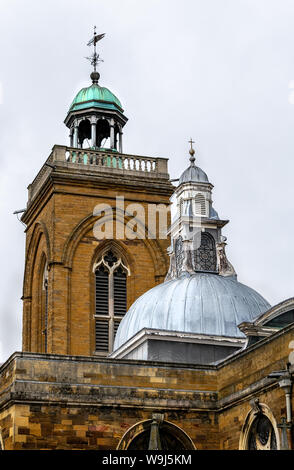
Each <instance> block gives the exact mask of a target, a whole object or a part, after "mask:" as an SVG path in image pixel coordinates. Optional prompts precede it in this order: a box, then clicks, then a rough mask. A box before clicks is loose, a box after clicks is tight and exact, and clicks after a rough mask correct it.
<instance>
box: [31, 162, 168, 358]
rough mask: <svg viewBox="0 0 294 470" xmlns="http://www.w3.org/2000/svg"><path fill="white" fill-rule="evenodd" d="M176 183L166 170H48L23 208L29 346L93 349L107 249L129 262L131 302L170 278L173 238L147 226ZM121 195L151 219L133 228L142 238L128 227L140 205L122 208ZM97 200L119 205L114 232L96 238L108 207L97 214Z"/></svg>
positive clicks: (67, 351)
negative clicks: (161, 174)
mask: <svg viewBox="0 0 294 470" xmlns="http://www.w3.org/2000/svg"><path fill="white" fill-rule="evenodd" d="M35 184H36V183H35ZM172 191H173V187H172V185H171V183H170V182H169V179H168V175H167V176H166V178H163V179H161V180H160V179H158V178H154V179H152V178H149V179H146V178H145V179H144V175H143V176H141V177H140V178H139V177H136V176H134V177H133V178H130V176H118V175H116V174H110V175H107V174H106V175H104V176H103V177H101V175H100V177H99V176H97V175H94V176H93V174H91V173H90V174H88V173H87V171H86V170H85V169H83V173H81V172H80V171H77V170H76V169H74V170H71V171H69V170H68V168H66V167H63V166H61V167H60V168H59V169H58V168H55V171H52V172H51V173H49V176H48V178H47V180H45V181H43V183H42V185H40V187H38V191H37V192H36V194H35V195H34V199H33V200H31V201H30V202H29V205H28V208H27V211H26V213H25V215H24V216H23V221H24V223H25V224H26V225H27V229H26V263H25V273H24V287H23V351H29V352H41V353H45V352H46V353H54V354H74V355H85V356H89V355H92V354H94V353H95V319H94V314H95V295H94V291H95V275H94V272H93V267H94V265H95V263H96V262H97V260H98V259H99V257H101V255H102V254H103V253H104V252H105V250H107V249H111V250H113V251H114V253H115V254H116V255H118V256H121V258H122V259H123V261H124V263H125V264H126V265H127V267H128V276H127V307H129V306H130V305H131V304H132V303H133V302H134V301H135V300H136V299H137V297H139V296H140V295H141V294H143V293H144V292H146V291H147V290H148V289H150V288H152V287H154V286H155V285H156V284H158V283H160V282H162V281H163V280H164V278H165V275H166V273H167V270H168V266H169V259H168V255H167V247H168V246H169V240H168V239H161V238H160V237H159V232H158V231H159V225H158V224H157V227H156V233H153V234H152V235H150V234H148V232H147V215H148V206H149V205H150V204H151V205H153V206H154V207H155V205H157V204H162V205H163V206H165V207H166V208H169V197H170V195H171V193H172ZM119 196H123V197H124V209H125V210H126V209H127V207H129V206H130V204H134V203H135V204H140V205H141V206H142V207H143V208H144V211H145V216H146V217H145V223H146V227H144V226H143V225H142V226H138V227H137V229H136V228H135V230H137V232H138V234H139V235H138V238H136V239H129V238H128V237H127V236H126V234H125V228H126V226H127V224H128V223H129V222H130V220H132V218H133V216H134V215H136V213H133V214H129V213H128V212H127V211H125V213H123V212H122V210H121V208H120V206H119V205H118V204H117V199H116V198H117V197H119ZM98 204H100V205H101V204H104V205H105V204H107V205H108V206H110V207H111V208H112V209H113V217H114V223H113V237H111V238H107V239H103V238H102V239H97V237H96V236H95V233H94V232H93V229H94V226H95V224H96V223H97V222H99V220H100V219H101V218H102V217H105V213H100V214H99V215H95V207H96V206H97V205H98ZM93 214H94V215H93ZM157 217H158V216H157ZM169 223H170V217H169V214H168V224H169ZM45 282H46V285H45ZM102 355H103V353H102ZM104 355H105V354H104Z"/></svg>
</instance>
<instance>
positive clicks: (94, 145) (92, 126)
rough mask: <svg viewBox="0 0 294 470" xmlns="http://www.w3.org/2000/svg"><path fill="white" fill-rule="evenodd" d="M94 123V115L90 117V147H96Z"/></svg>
mask: <svg viewBox="0 0 294 470" xmlns="http://www.w3.org/2000/svg"><path fill="white" fill-rule="evenodd" d="M96 124H97V119H96V117H94V118H92V119H91V145H92V147H96Z"/></svg>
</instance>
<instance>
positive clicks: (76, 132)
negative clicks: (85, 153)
mask: <svg viewBox="0 0 294 470" xmlns="http://www.w3.org/2000/svg"><path fill="white" fill-rule="evenodd" d="M78 130H79V124H78V122H77V121H75V122H74V135H73V146H74V147H75V148H77V146H78Z"/></svg>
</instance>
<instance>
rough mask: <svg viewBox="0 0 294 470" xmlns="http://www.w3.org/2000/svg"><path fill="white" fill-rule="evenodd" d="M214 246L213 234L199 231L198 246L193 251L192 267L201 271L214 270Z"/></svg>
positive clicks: (215, 263)
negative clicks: (199, 239)
mask: <svg viewBox="0 0 294 470" xmlns="http://www.w3.org/2000/svg"><path fill="white" fill-rule="evenodd" d="M216 268H217V259H216V247H215V241H214V238H213V236H212V235H211V234H210V233H208V232H202V233H201V244H200V247H199V248H198V249H197V250H195V252H194V269H195V271H201V272H216Z"/></svg>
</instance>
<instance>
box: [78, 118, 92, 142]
mask: <svg viewBox="0 0 294 470" xmlns="http://www.w3.org/2000/svg"><path fill="white" fill-rule="evenodd" d="M78 140H79V145H80V147H81V148H89V147H91V124H90V121H89V119H83V121H81V122H80V124H79V128H78Z"/></svg>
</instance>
